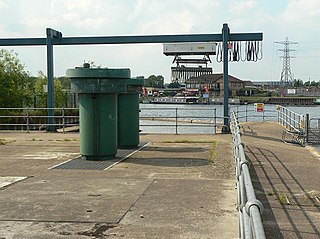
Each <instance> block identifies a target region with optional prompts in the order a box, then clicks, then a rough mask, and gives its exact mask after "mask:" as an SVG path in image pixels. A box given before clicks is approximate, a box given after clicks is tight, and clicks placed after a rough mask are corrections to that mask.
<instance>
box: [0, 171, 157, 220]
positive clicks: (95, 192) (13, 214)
mask: <svg viewBox="0 0 320 239" xmlns="http://www.w3.org/2000/svg"><path fill="white" fill-rule="evenodd" d="M151 182H152V180H135V179H132V180H119V179H108V180H105V179H104V178H82V179H81V180H79V178H78V177H63V178H56V177H50V176H47V177H41V178H40V177H38V178H29V179H28V180H25V181H23V182H20V183H18V184H15V185H13V186H11V187H9V188H6V189H5V190H2V191H1V214H0V220H9V221H10V220H28V221H44V222H74V221H77V222H106V223H117V222H118V221H119V220H120V219H121V218H122V216H123V215H124V214H125V213H126V212H127V210H129V209H130V207H131V206H132V205H133V204H134V203H135V202H136V201H137V200H138V198H139V197H140V195H141V194H142V193H143V192H144V191H145V190H146V188H147V187H148V186H149V184H150V183H151Z"/></svg>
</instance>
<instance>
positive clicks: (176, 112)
mask: <svg viewBox="0 0 320 239" xmlns="http://www.w3.org/2000/svg"><path fill="white" fill-rule="evenodd" d="M176 134H178V108H176Z"/></svg>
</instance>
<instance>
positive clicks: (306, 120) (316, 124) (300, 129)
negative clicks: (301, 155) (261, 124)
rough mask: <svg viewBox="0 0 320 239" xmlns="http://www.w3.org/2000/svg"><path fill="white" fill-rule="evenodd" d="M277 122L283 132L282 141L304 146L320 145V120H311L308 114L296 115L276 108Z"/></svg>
mask: <svg viewBox="0 0 320 239" xmlns="http://www.w3.org/2000/svg"><path fill="white" fill-rule="evenodd" d="M277 121H278V123H279V124H281V125H282V126H283V127H284V128H285V130H284V131H283V134H282V139H283V140H284V141H289V142H293V143H299V144H301V145H304V144H306V143H307V144H320V118H311V119H310V117H309V114H297V113H296V112H293V111H292V110H290V109H288V108H286V107H283V106H277Z"/></svg>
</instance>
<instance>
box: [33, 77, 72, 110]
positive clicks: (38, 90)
mask: <svg viewBox="0 0 320 239" xmlns="http://www.w3.org/2000/svg"><path fill="white" fill-rule="evenodd" d="M63 82H64V78H59V79H57V78H54V106H55V107H56V108H62V107H65V106H66V99H67V92H66V90H67V89H64V87H67V86H68V84H69V83H68V82H69V81H68V80H67V79H66V81H65V82H64V83H63ZM47 84H48V79H47V77H46V75H45V74H44V73H43V72H42V71H39V72H38V77H37V78H36V83H35V94H36V106H37V107H38V108H46V107H47V92H45V88H46V86H47ZM63 84H64V85H63Z"/></svg>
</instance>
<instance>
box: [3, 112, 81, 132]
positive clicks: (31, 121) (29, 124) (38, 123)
mask: <svg viewBox="0 0 320 239" xmlns="http://www.w3.org/2000/svg"><path fill="white" fill-rule="evenodd" d="M52 109H53V110H54V115H53V116H48V110H50V108H0V129H2V130H23V131H27V132H30V131H32V130H46V128H47V127H48V126H49V123H48V118H49V117H50V118H53V119H54V124H50V125H52V126H54V127H56V128H61V129H62V130H63V131H64V129H65V128H66V127H70V126H76V125H79V109H78V108H52Z"/></svg>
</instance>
